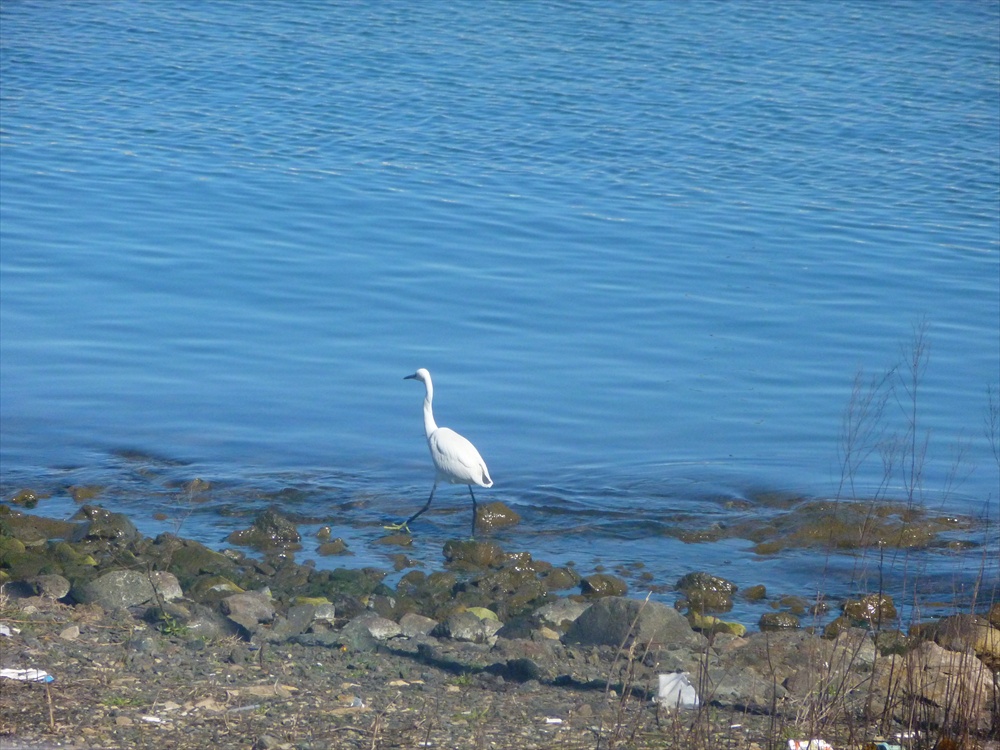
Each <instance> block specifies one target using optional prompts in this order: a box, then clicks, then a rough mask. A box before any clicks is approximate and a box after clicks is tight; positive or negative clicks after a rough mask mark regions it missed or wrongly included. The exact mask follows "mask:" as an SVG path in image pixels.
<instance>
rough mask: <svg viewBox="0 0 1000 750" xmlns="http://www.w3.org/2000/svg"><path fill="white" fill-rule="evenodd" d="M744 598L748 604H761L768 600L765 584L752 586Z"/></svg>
mask: <svg viewBox="0 0 1000 750" xmlns="http://www.w3.org/2000/svg"><path fill="white" fill-rule="evenodd" d="M743 598H744V599H746V600H747V601H748V602H759V601H762V600H763V599H766V598H767V589H766V588H765V587H764V585H763V584H761V583H758V584H757V585H756V586H750V587H749V588H747V589H746V590H745V591H744V592H743Z"/></svg>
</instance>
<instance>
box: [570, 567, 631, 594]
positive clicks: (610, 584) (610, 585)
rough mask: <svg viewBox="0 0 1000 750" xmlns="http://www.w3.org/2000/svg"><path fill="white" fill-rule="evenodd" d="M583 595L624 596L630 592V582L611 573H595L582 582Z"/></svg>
mask: <svg viewBox="0 0 1000 750" xmlns="http://www.w3.org/2000/svg"><path fill="white" fill-rule="evenodd" d="M580 590H581V591H582V592H583V595H584V596H586V597H589V598H592V599H596V598H598V597H602V596H624V595H625V594H626V593H627V592H628V584H627V583H625V581H623V580H622V579H621V578H619V577H618V576H613V575H611V574H609V573H595V574H594V575H591V576H587V577H586V578H584V579H583V580H582V581H581V582H580Z"/></svg>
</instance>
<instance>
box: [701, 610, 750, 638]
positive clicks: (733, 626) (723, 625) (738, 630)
mask: <svg viewBox="0 0 1000 750" xmlns="http://www.w3.org/2000/svg"><path fill="white" fill-rule="evenodd" d="M688 622H690V623H691V627H692V628H694V629H695V630H698V631H701V632H702V633H728V634H729V635H735V636H738V637H740V638H742V637H743V636H745V635H746V634H747V629H746V626H745V625H741V624H740V623H738V622H726V621H725V620H720V619H719V618H718V617H713V616H712V615H702V614H699V613H697V612H692V613H690V614H689V615H688Z"/></svg>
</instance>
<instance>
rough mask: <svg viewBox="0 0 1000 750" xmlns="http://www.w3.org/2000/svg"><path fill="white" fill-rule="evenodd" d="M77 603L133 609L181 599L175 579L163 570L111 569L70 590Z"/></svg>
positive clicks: (179, 589) (179, 588) (108, 607)
mask: <svg viewBox="0 0 1000 750" xmlns="http://www.w3.org/2000/svg"><path fill="white" fill-rule="evenodd" d="M70 594H71V596H72V597H73V599H74V600H75V601H77V602H79V603H81V604H100V605H101V606H102V607H104V609H109V610H110V609H117V608H119V607H126V608H127V607H137V606H140V605H142V604H147V603H149V602H152V601H155V600H156V599H158V598H159V599H161V600H164V601H170V600H172V599H179V598H181V597H182V596H183V594H182V592H181V587H180V584H179V583H178V582H177V578H176V577H175V576H174V575H173V574H171V573H167V572H165V571H160V570H154V571H152V572H149V573H144V572H140V571H137V570H113V571H111V572H110V573H105V574H104V575H102V576H99V577H98V578H95V579H94V580H92V581H89V582H87V583H85V584H83V585H82V586H74V587H73V589H72V590H71V591H70Z"/></svg>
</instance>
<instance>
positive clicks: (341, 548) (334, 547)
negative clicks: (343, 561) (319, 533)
mask: <svg viewBox="0 0 1000 750" xmlns="http://www.w3.org/2000/svg"><path fill="white" fill-rule="evenodd" d="M316 553H317V554H319V555H323V556H329V555H349V554H351V552H350V550H348V549H347V542H345V541H344V540H343V539H341V538H340V537H337V538H336V539H331V540H330V541H329V542H323V543H322V544H321V545H319V546H318V547H317V548H316Z"/></svg>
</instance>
